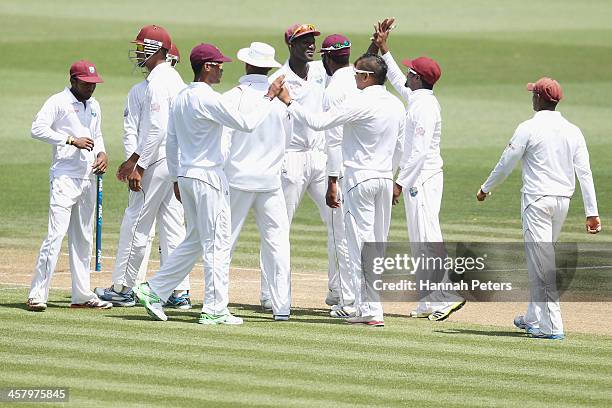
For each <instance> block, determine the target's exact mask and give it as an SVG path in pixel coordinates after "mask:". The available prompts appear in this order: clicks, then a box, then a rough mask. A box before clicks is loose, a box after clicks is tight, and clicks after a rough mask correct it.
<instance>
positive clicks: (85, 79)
mask: <svg viewBox="0 0 612 408" xmlns="http://www.w3.org/2000/svg"><path fill="white" fill-rule="evenodd" d="M74 78H76V79H78V80H79V81H83V82H87V83H90V84H99V83H101V82H104V81H103V80H102V78H100V77H99V76H75V77H74Z"/></svg>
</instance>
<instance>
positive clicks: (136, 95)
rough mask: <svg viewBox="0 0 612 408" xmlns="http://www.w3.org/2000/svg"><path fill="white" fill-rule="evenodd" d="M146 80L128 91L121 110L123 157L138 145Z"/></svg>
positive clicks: (129, 154)
mask: <svg viewBox="0 0 612 408" xmlns="http://www.w3.org/2000/svg"><path fill="white" fill-rule="evenodd" d="M147 85H148V81H147V80H146V79H145V80H143V81H142V82H139V83H137V84H136V85H134V86H133V87H132V88H131V89H130V91H129V92H128V95H127V99H126V101H125V109H124V110H123V150H124V152H125V159H126V160H127V159H129V158H130V156H131V155H132V153H134V152H135V151H136V148H137V147H138V141H139V137H138V136H139V135H140V134H141V132H140V116H141V115H142V107H143V103H144V99H145V93H146V91H147Z"/></svg>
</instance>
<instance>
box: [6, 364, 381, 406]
mask: <svg viewBox="0 0 612 408" xmlns="http://www.w3.org/2000/svg"><path fill="white" fill-rule="evenodd" d="M93 371H94V372H95V370H93ZM85 372H87V371H85ZM62 374H64V375H62ZM144 375H146V374H145V373H143V376H144ZM13 377H14V378H15V380H16V381H26V380H28V381H29V382H33V383H40V384H48V383H50V382H51V381H52V382H53V383H54V384H61V381H62V380H64V381H65V382H70V383H72V384H74V385H72V386H73V387H78V389H79V390H89V391H90V392H95V391H99V390H115V389H116V390H119V391H123V392H126V393H130V394H138V395H139V396H140V398H142V399H143V400H147V401H150V399H149V398H153V399H156V397H157V398H158V399H160V400H162V399H164V400H167V399H168V398H171V399H174V400H176V401H181V405H183V403H185V404H188V403H189V402H192V403H196V402H197V403H202V402H211V403H215V404H216V402H217V401H220V402H225V403H239V404H241V405H247V406H248V405H249V403H253V404H254V405H258V404H259V405H264V406H295V407H315V406H329V405H330V404H333V405H336V401H330V400H327V399H325V398H317V397H314V396H313V397H305V396H302V395H300V396H292V395H291V393H290V394H288V395H287V396H284V395H280V394H277V393H275V391H276V390H277V388H276V385H277V384H278V383H277V384H276V385H274V386H269V387H258V388H254V387H251V386H250V384H249V385H247V386H244V387H240V384H233V386H232V387H228V386H227V385H228V384H226V383H215V382H214V379H213V380H211V381H210V382H204V383H203V384H202V385H204V386H203V387H201V388H186V387H182V386H181V384H177V383H173V384H171V385H166V384H164V383H153V384H147V383H139V384H138V385H137V386H134V385H132V384H129V383H127V384H126V382H125V381H121V380H115V379H112V378H106V379H103V380H102V379H98V378H95V377H89V376H86V377H84V378H83V377H81V378H78V377H77V378H76V379H75V378H74V376H71V373H70V372H66V373H61V372H58V373H56V374H55V375H45V374H36V373H20V372H16V373H15V374H14V375H13ZM186 381H187V380H186ZM242 390H244V391H242ZM311 395H312V394H311ZM272 396H273V397H272ZM215 406H216V405H215ZM338 406H340V407H347V408H350V407H352V406H355V404H354V403H351V404H348V403H342V402H340V403H339V404H338ZM357 406H363V407H367V406H370V404H367V405H357Z"/></svg>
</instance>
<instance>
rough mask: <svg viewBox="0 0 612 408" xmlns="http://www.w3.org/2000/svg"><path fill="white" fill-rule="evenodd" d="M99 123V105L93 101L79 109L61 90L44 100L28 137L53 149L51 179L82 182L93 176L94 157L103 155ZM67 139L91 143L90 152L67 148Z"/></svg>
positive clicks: (90, 100) (64, 91)
mask: <svg viewBox="0 0 612 408" xmlns="http://www.w3.org/2000/svg"><path fill="white" fill-rule="evenodd" d="M101 123H102V114H101V111H100V105H99V104H98V101H96V100H95V99H94V98H93V97H91V98H89V99H88V100H87V101H85V105H83V103H82V102H79V101H78V100H77V99H76V98H75V96H74V95H73V94H72V92H70V89H68V88H65V89H64V90H63V91H62V92H60V93H57V94H55V95H53V96H51V97H50V98H49V99H47V101H46V102H45V104H44V105H43V107H42V108H41V110H40V111H39V112H38V114H37V115H36V117H35V118H34V122H32V137H33V138H34V139H38V140H42V141H43V142H46V143H49V144H51V145H53V150H52V156H51V157H52V163H51V168H50V169H49V175H50V176H51V177H59V176H68V177H72V178H81V179H85V178H89V177H91V176H92V175H93V171H92V167H91V166H92V165H93V163H94V161H95V160H96V157H97V155H98V153H100V152H106V149H105V147H104V140H103V139H102V130H101V127H100V124H101ZM69 136H72V137H74V138H77V137H89V138H91V139H93V141H94V147H93V151H91V152H90V151H88V150H86V149H78V148H76V147H75V146H71V145H67V144H66V141H67V140H68V137H69Z"/></svg>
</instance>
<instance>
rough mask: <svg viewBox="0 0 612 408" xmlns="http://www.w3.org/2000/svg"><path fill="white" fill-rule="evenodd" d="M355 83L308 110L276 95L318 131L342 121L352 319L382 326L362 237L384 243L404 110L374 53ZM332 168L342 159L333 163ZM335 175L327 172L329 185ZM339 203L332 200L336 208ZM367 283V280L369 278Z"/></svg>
mask: <svg viewBox="0 0 612 408" xmlns="http://www.w3.org/2000/svg"><path fill="white" fill-rule="evenodd" d="M355 74H356V82H357V87H358V88H359V89H360V90H362V91H361V92H359V93H358V94H357V95H356V96H354V97H353V98H352V99H351V100H349V101H347V102H346V103H345V104H343V105H342V106H340V107H337V108H333V109H331V110H329V111H327V112H325V113H321V114H312V113H310V112H309V111H308V110H307V109H304V108H303V107H302V106H301V105H300V103H299V102H297V101H293V100H292V99H291V97H290V96H289V93H288V92H287V90H284V91H283V92H282V93H281V95H279V98H280V99H281V100H282V101H283V102H285V103H286V104H287V105H288V106H289V113H290V114H291V115H292V117H294V118H295V119H296V120H297V121H299V122H303V123H307V124H308V126H310V127H312V128H313V129H316V130H324V129H330V128H333V127H336V126H343V132H342V157H343V160H344V179H343V191H344V207H343V208H344V211H345V214H344V217H345V218H344V220H345V225H346V232H347V242H348V248H349V255H350V264H351V269H352V273H353V277H354V279H355V308H356V313H357V315H356V316H355V317H349V318H348V319H347V321H348V322H349V323H352V324H366V325H370V326H384V317H383V308H382V304H381V303H380V301H379V299H378V296H375V297H374V296H372V293H371V292H372V290H371V288H367V287H366V283H367V282H366V281H365V279H364V274H363V270H362V265H361V251H362V248H363V244H364V243H365V242H377V243H384V242H386V241H387V237H388V234H389V225H390V222H391V200H392V196H393V169H394V166H393V164H394V162H397V161H399V157H400V156H401V153H402V142H403V139H404V132H405V129H404V123H405V109H404V105H403V104H402V102H401V101H400V100H399V99H398V98H397V97H395V96H393V95H392V94H391V93H389V92H388V91H387V90H386V89H385V87H384V85H383V84H384V82H385V77H386V74H387V66H386V64H385V62H384V61H383V60H382V59H381V58H380V57H379V56H377V55H373V54H365V55H363V56H361V57H360V58H359V59H357V61H356V62H355ZM332 166H333V167H334V168H339V167H340V166H341V164H337V163H332ZM335 182H337V179H335V178H334V177H330V187H329V188H328V190H334V186H333V184H334V183H335ZM339 205H340V203H339V202H336V203H335V206H336V207H338V206H339ZM370 283H371V282H370Z"/></svg>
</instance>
